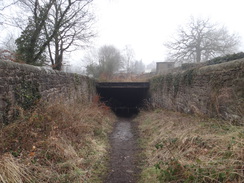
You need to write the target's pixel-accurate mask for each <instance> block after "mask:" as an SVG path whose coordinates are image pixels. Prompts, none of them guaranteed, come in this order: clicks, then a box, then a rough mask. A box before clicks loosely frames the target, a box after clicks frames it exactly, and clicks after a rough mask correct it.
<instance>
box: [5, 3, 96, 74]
mask: <svg viewBox="0 0 244 183" xmlns="http://www.w3.org/2000/svg"><path fill="white" fill-rule="evenodd" d="M10 1H12V3H9V6H10V5H17V6H18V7H21V8H23V9H25V10H26V12H28V15H29V16H28V22H27V23H25V24H26V25H27V26H26V27H25V28H24V29H22V28H21V27H20V28H21V29H22V30H23V31H22V34H21V36H20V37H19V38H18V39H17V40H16V43H17V52H18V55H21V57H20V60H23V61H25V62H26V63H29V64H34V65H37V64H38V65H40V64H43V62H44V61H45V60H47V58H48V57H49V58H50V59H49V61H50V62H51V64H52V66H53V69H57V70H61V66H62V63H63V55H64V53H67V52H70V51H73V50H75V49H77V48H78V47H79V48H84V47H85V46H87V44H88V42H89V40H90V39H91V38H92V37H94V32H93V30H92V25H93V20H94V17H93V15H92V13H91V12H90V5H91V4H92V2H93V0H18V1H16V0H10ZM6 8H7V6H6ZM13 19H15V18H13ZM25 20H26V19H25ZM17 27H18V25H17Z"/></svg>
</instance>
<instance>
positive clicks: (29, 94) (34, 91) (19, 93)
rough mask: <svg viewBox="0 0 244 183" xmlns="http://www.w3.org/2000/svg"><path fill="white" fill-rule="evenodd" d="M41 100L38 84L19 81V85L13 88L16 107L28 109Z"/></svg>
mask: <svg viewBox="0 0 244 183" xmlns="http://www.w3.org/2000/svg"><path fill="white" fill-rule="evenodd" d="M40 98H41V94H40V92H39V84H38V83H37V82H33V81H25V80H24V79H23V80H22V81H21V83H20V85H19V86H18V87H16V88H15V99H16V102H17V105H19V106H20V107H22V108H23V109H24V110H26V109H30V108H31V107H32V106H33V105H35V104H36V102H37V101H38V100H39V99H40Z"/></svg>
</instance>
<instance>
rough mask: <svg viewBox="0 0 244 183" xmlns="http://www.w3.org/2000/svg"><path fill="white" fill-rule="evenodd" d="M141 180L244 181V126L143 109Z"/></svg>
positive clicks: (141, 119) (239, 182)
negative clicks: (143, 158) (142, 163)
mask: <svg viewBox="0 0 244 183" xmlns="http://www.w3.org/2000/svg"><path fill="white" fill-rule="evenodd" d="M137 120H138V121H140V125H139V128H140V132H141V137H142V138H143V139H142V146H143V148H144V150H145V157H146V158H145V162H144V165H143V168H142V169H143V171H142V175H141V182H145V183H146V182H152V183H154V182H155V183H156V182H172V183H173V182H174V183H176V182H177V183H178V182H182V183H183V182H184V183H187V182H189V183H190V182H195V183H202V182H206V183H209V182H210V183H211V182H214V183H215V182H216V183H217V182H218V183H219V182H225V183H241V182H244V127H243V126H235V125H233V124H231V123H229V122H227V121H220V120H216V119H205V118H200V117H196V116H189V115H186V114H181V113H177V112H170V111H165V110H161V109H157V110H154V111H150V112H148V111H147V112H141V113H140V115H139V117H138V119H137Z"/></svg>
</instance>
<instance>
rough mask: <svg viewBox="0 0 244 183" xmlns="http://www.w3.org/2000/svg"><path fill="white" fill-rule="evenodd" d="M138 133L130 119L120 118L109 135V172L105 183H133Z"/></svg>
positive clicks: (136, 162)
mask: <svg viewBox="0 0 244 183" xmlns="http://www.w3.org/2000/svg"><path fill="white" fill-rule="evenodd" d="M137 138H138V131H137V125H136V123H135V122H133V121H132V120H130V119H126V118H124V119H123V118H120V119H119V120H118V121H117V122H116V124H115V127H114V130H113V132H112V134H111V135H110V144H111V152H110V172H109V173H108V176H107V179H106V180H105V183H135V182H136V179H137V175H138V172H139V168H138V156H137V153H138V152H139V150H138V144H137Z"/></svg>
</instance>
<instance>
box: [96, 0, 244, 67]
mask: <svg viewBox="0 0 244 183" xmlns="http://www.w3.org/2000/svg"><path fill="white" fill-rule="evenodd" d="M94 3H95V12H96V17H97V24H96V28H97V31H98V37H97V38H96V39H95V40H94V46H95V47H100V46H102V45H105V44H106V45H109V44H112V45H114V46H115V47H117V48H118V49H123V48H124V47H125V45H130V46H131V47H132V48H133V49H134V51H135V54H136V59H142V61H143V62H144V63H146V64H148V63H150V62H152V61H164V59H165V56H166V50H165V48H164V46H163V43H164V42H165V41H167V40H169V38H170V37H171V36H173V35H174V32H175V31H176V29H177V27H178V26H179V25H183V24H185V23H186V22H187V21H188V20H189V18H190V16H194V17H203V18H210V20H211V22H218V23H220V24H221V25H225V26H226V27H227V28H228V29H229V30H230V32H236V33H239V34H240V35H241V36H242V37H243V38H244V23H243V18H244V14H243V7H244V1H243V0H232V1H230V0H94Z"/></svg>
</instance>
